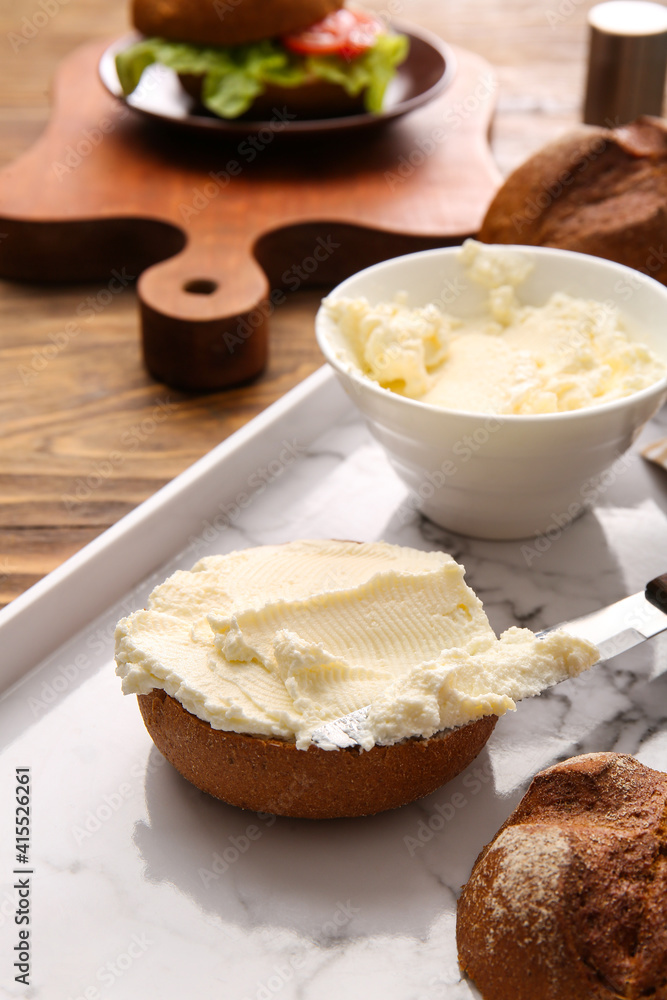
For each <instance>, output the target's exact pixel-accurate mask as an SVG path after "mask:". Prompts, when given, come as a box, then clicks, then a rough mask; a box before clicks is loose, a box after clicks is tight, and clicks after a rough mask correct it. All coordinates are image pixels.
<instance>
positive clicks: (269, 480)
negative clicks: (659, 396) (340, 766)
mask: <svg viewBox="0 0 667 1000" xmlns="http://www.w3.org/2000/svg"><path fill="white" fill-rule="evenodd" d="M661 420H662V423H661V422H660V421H661ZM666 421H667V417H666V416H665V414H664V413H663V415H662V417H661V418H658V419H657V420H656V421H654V422H653V424H652V425H651V426H650V427H649V428H647V429H646V431H645V432H644V435H643V436H642V441H649V440H652V439H653V438H656V437H660V436H664V435H667V424H666ZM585 488H586V490H587V492H588V493H589V494H590V493H591V492H592V491H593V486H592V485H591V484H587V485H586V487H585ZM253 489H254V492H253ZM596 497H597V502H596V505H595V508H594V510H593V511H592V512H589V513H587V514H585V515H584V516H583V517H582V518H580V519H579V520H578V521H577V522H575V523H574V524H572V525H571V526H570V527H569V528H567V530H563V529H562V528H560V527H559V526H558V525H557V524H556V523H555V522H554V528H553V530H552V531H551V532H550V533H549V535H550V537H544V538H542V539H539V540H536V541H535V543H527V542H523V543H522V542H483V541H473V540H470V539H465V538H461V537H458V536H455V535H451V534H449V533H448V532H446V531H444V530H442V529H440V528H436V527H435V526H433V525H432V524H429V523H428V522H425V521H422V520H421V519H420V518H419V516H418V514H416V513H415V512H414V510H413V508H412V507H411V505H410V504H409V502H408V497H407V494H406V490H405V488H404V487H403V486H402V485H401V483H400V482H399V481H398V479H397V478H396V477H395V475H394V473H393V472H392V471H391V469H390V467H389V465H388V463H387V461H386V460H385V458H384V454H383V452H382V451H381V450H380V449H379V447H378V446H377V445H376V444H375V443H374V442H373V440H372V439H371V437H370V435H369V434H368V432H367V430H366V429H365V427H364V425H363V423H362V422H361V421H360V420H359V419H358V417H357V416H356V413H355V411H353V409H352V407H351V405H350V403H349V402H348V400H347V399H346V397H345V396H344V394H343V393H342V391H341V390H340V389H339V388H338V386H337V384H336V383H335V382H334V380H333V377H332V376H331V374H330V373H329V372H328V371H327V370H325V369H322V370H321V371H319V372H317V373H316V374H315V375H314V376H312V377H311V378H310V379H308V380H307V381H306V382H305V383H303V384H302V385H301V386H299V387H298V388H297V389H296V390H294V391H293V392H291V393H289V394H288V395H287V396H286V397H285V398H284V399H283V400H281V401H280V402H279V403H277V404H276V405H275V406H273V407H271V408H270V409H269V410H268V411H266V413H264V414H263V415H262V416H260V417H259V418H257V419H256V420H255V421H253V422H252V423H251V424H250V425H248V426H247V427H246V428H244V429H243V430H242V431H240V432H239V433H238V434H236V435H234V437H233V438H231V439H230V440H228V441H227V442H225V443H223V444H222V445H220V446H219V448H217V449H215V450H214V451H213V452H211V453H210V454H209V455H207V456H206V457H205V458H204V459H202V460H201V461H200V462H198V463H196V464H195V465H194V466H193V467H192V468H191V469H189V470H187V471H186V472H185V473H184V474H183V475H181V476H179V477H178V478H177V479H176V480H174V481H173V482H172V483H171V484H169V486H167V487H165V488H164V489H163V490H161V491H160V492H159V493H158V494H157V495H156V496H155V497H153V498H152V499H151V500H149V501H147V502H146V503H145V504H142V506H141V507H140V508H138V509H137V510H136V511H134V512H133V513H132V514H130V515H129V516H128V517H126V518H124V520H123V521H121V522H120V523H119V524H118V525H116V526H115V527H114V528H112V529H111V530H110V531H108V532H106V533H105V535H103V536H101V538H99V539H97V540H96V541H95V542H93V543H92V544H91V545H89V546H87V548H86V549H85V550H83V552H81V553H79V555H77V556H75V557H74V558H73V559H71V560H70V561H69V562H68V563H67V564H65V566H64V567H62V568H61V569H59V570H57V571H56V572H54V573H52V574H51V575H50V576H49V577H47V578H46V580H44V581H42V582H41V583H40V584H38V585H37V586H36V587H33V588H32V590H31V591H29V592H28V593H27V594H25V595H24V596H23V597H21V598H19V599H18V600H17V601H15V602H14V603H13V604H12V605H10V606H9V607H8V608H7V609H5V611H4V612H1V613H0V651H1V659H2V662H1V664H0V679H1V680H2V684H3V687H4V688H5V689H6V690H5V694H4V696H3V698H2V700H1V701H0V734H1V743H2V758H1V761H2V766H1V767H0V787H1V788H2V796H0V845H1V847H0V857H1V864H0V881H1V883H2V884H1V887H0V993H1V994H2V996H3V997H4V996H7V997H22V998H31V1000H35V998H39V1000H78V998H86V1000H106V998H109V1000H136V998H138V997H151V998H152V997H159V998H160V1000H182V998H183V997H189V996H198V997H202V998H209V997H224V998H225V1000H273V998H279V1000H297V998H298V1000H334V998H335V1000H340V998H341V997H345V998H354V1000H357V998H360V997H367V998H369V1000H375V998H383V1000H438V998H441V997H444V998H462V997H473V996H477V994H476V992H475V990H474V989H473V988H472V987H471V986H470V984H468V983H467V982H465V981H461V979H460V974H459V971H458V966H457V961H456V948H455V938H454V925H455V902H456V897H457V894H458V892H459V889H460V886H461V884H462V883H463V882H464V881H465V880H466V878H467V876H468V874H469V872H470V868H471V865H472V863H473V861H474V859H475V857H476V855H477V853H478V851H479V850H480V848H481V847H482V846H483V845H484V844H485V843H486V842H488V840H490V838H491V837H492V835H493V833H494V832H495V831H496V829H497V828H498V826H499V825H500V823H501V822H502V821H503V820H504V819H505V817H506V816H507V815H508V813H509V812H510V811H511V809H512V808H513V807H514V805H515V804H516V802H517V801H518V799H519V798H520V796H521V795H522V794H523V792H524V791H525V788H526V786H527V783H528V782H529V780H530V778H531V776H532V775H533V774H534V772H535V771H537V770H538V769H540V768H542V767H544V766H547V765H549V764H551V763H552V762H554V761H556V760H559V759H562V758H565V757H568V756H571V755H573V754H576V753H580V752H587V751H594V750H610V749H615V750H621V751H624V752H629V753H634V754H636V755H637V756H638V757H639V759H640V760H642V761H643V762H644V763H646V764H649V765H651V766H654V767H657V768H660V769H663V770H667V676H666V674H665V667H666V666H667V641H666V637H665V636H659V637H657V638H656V639H654V640H652V641H651V642H649V643H645V644H644V645H643V646H640V647H637V648H636V649H635V650H632V651H631V652H629V653H627V654H624V655H622V656H620V657H618V658H617V659H616V660H613V661H611V663H610V664H607V665H604V666H601V667H596V668H594V669H593V670H592V671H591V672H590V673H589V674H588V675H587V676H584V677H581V678H579V679H578V680H577V681H572V682H567V683H565V684H562V685H560V686H559V687H558V688H557V689H555V690H553V691H552V692H550V693H549V694H548V695H545V696H542V697H540V698H539V699H534V700H532V701H527V702H525V703H522V704H521V705H520V706H519V709H518V711H517V712H516V713H513V714H511V715H508V716H505V717H504V718H503V719H501V720H500V722H499V723H498V726H497V727H496V731H495V733H494V735H493V736H492V738H491V740H490V741H489V743H488V745H487V747H486V748H485V750H484V751H483V752H482V754H481V755H480V757H479V758H478V759H477V761H476V762H475V763H474V764H473V765H471V767H470V768H469V769H468V771H467V772H466V773H464V774H463V775H461V776H460V777H459V778H458V779H457V780H456V781H454V782H452V783H451V784H450V785H447V786H444V787H443V788H442V789H440V790H439V791H438V792H436V793H434V794H433V795H431V796H430V797H429V798H427V799H424V800H422V801H421V802H419V803H416V804H414V805H412V806H409V807H406V808H404V809H399V810H396V811H394V812H391V813H386V814H383V815H380V816H377V817H372V818H368V819H360V820H347V821H346V820H338V821H331V822H324V821H315V822H310V821H305V820H304V821H296V820H287V819H277V820H274V819H273V818H270V817H263V816H256V815H255V814H253V813H247V812H243V811H241V810H238V809H234V808H232V807H229V806H225V805H223V804H222V803H219V802H217V801H215V800H213V799H211V798H209V797H207V796H205V795H203V794H201V793H200V792H198V791H197V790H196V789H194V788H193V787H191V786H190V785H188V784H187V783H186V782H185V781H184V780H183V779H182V778H181V777H180V776H179V775H178V774H177V773H176V772H175V771H174V770H173V769H172V768H171V767H170V766H169V765H167V764H165V763H164V761H163V760H162V758H161V757H160V755H159V754H158V752H157V751H156V750H155V749H154V748H153V746H152V743H151V741H150V739H149V737H148V735H147V733H146V731H145V730H144V727H143V723H142V721H141V717H140V715H139V711H138V708H137V705H136V702H135V700H134V699H133V698H124V697H122V695H121V693H120V683H119V681H118V680H117V678H116V677H115V675H114V670H113V660H112V634H113V627H114V624H115V622H116V620H117V619H118V618H119V617H120V616H121V615H122V614H124V613H125V612H127V611H129V610H132V609H134V608H136V607H139V606H141V605H142V604H143V603H144V601H145V598H146V595H147V594H148V593H149V591H150V589H151V588H152V586H153V585H154V584H155V583H156V582H157V581H159V580H160V579H162V578H163V577H165V576H166V575H167V574H168V573H170V572H172V571H173V570H174V569H176V568H178V567H188V566H190V565H191V564H192V563H194V562H195V561H196V559H197V558H199V557H200V556H201V555H204V554H206V553H210V552H223V551H228V550H230V549H233V548H238V547H242V546H246V545H251V544H258V543H264V542H273V541H287V540H289V539H293V538H297V537H331V536H333V537H343V538H357V539H362V540H365V539H375V538H384V539H387V540H390V541H394V542H400V543H403V544H409V545H416V546H421V547H427V548H433V547H439V548H443V549H445V550H448V551H450V552H452V554H453V555H454V556H455V557H456V558H457V559H458V560H459V561H461V562H463V564H464V565H465V566H466V568H467V578H468V581H469V583H470V584H471V586H472V587H473V588H474V589H475V590H476V591H477V593H478V594H479V595H480V596H481V597H482V599H483V600H484V603H485V605H486V608H487V610H488V613H489V617H490V618H491V621H492V624H493V625H494V627H495V628H496V629H497V630H498V631H500V630H502V629H504V628H506V627H508V626H509V625H511V624H517V623H521V624H526V625H529V626H530V627H534V628H535V629H538V628H540V627H543V626H545V625H550V624H553V623H555V622H556V621H561V620H564V619H567V618H570V617H574V616H576V615H578V614H583V613H585V612H587V611H590V610H593V609H595V608H597V607H599V606H601V605H602V604H606V603H608V602H610V601H613V600H617V599H618V598H620V597H623V596H625V595H626V594H628V593H633V592H635V591H637V590H640V589H642V588H643V586H644V584H645V583H646V581H647V580H649V579H650V578H652V577H653V576H656V575H657V574H658V573H661V572H664V571H665V570H666V569H667V473H663V472H662V470H660V469H658V468H657V467H655V466H650V465H649V464H648V463H646V462H645V461H644V460H643V459H641V458H640V457H639V455H638V454H637V452H636V451H635V452H634V453H633V454H632V455H631V456H630V459H629V460H627V461H626V460H625V459H623V460H620V461H619V463H617V467H616V468H615V470H613V472H612V474H611V475H609V476H606V477H604V478H603V480H602V482H601V483H600V484H599V485H598V487H597V488H596ZM232 505H235V506H232ZM225 512H226V513H225ZM228 515H230V516H228ZM10 685H12V686H10ZM16 767H30V768H31V777H32V805H31V808H32V813H31V821H32V843H31V855H30V860H31V866H30V868H31V870H33V871H34V874H33V875H32V876H31V920H32V922H31V925H30V929H31V938H30V946H31V954H32V959H31V974H30V980H31V985H30V986H29V987H26V986H24V985H22V984H20V983H16V982H15V981H14V975H15V970H14V969H13V968H12V965H13V962H14V961H15V957H14V956H15V952H14V951H13V949H14V946H15V945H16V944H17V943H18V934H17V932H18V927H17V926H16V925H15V923H14V912H15V910H16V905H17V891H18V890H16V889H15V888H14V887H13V886H14V879H15V876H14V875H13V870H14V868H16V867H18V865H17V862H16V861H15V851H14V849H13V847H14V808H15V801H14V773H15V768H16Z"/></svg>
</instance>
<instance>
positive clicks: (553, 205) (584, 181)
mask: <svg viewBox="0 0 667 1000" xmlns="http://www.w3.org/2000/svg"><path fill="white" fill-rule="evenodd" d="M666 236H667V122H666V121H665V120H664V119H662V118H650V117H642V118H639V119H638V120H637V121H635V122H632V123H631V124H629V125H624V126H622V127H619V128H615V129H605V128H597V127H582V128H581V129H579V130H577V131H576V132H573V133H571V134H568V135H566V136H564V137H563V138H561V139H558V140H556V141H555V142H552V143H550V144H549V145H548V146H546V147H544V149H542V150H540V151H539V152H538V153H536V154H535V155H534V156H532V157H531V158H530V159H528V160H527V161H526V162H525V163H524V164H522V166H520V167H519V168H518V169H517V170H515V171H514V173H513V174H511V175H510V176H509V177H508V178H507V180H506V181H505V183H504V184H503V186H502V187H501V188H500V190H499V191H498V193H497V194H496V196H495V198H494V200H493V201H492V203H491V205H490V206H489V209H488V211H487V214H486V218H485V219H484V222H483V223H482V228H481V229H480V232H479V239H480V240H481V241H482V242H484V243H518V244H525V245H528V246H547V247H559V248H561V249H565V250H576V251H579V252H580V253H587V254H593V255H595V256H597V257H605V258H607V259H608V260H615V261H617V262H618V263H620V264H626V265H627V266H629V267H634V268H636V269H637V270H639V271H643V272H644V273H645V274H649V275H650V276H652V277H654V278H657V279H658V281H661V282H663V284H667V240H666Z"/></svg>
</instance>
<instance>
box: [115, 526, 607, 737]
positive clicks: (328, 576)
mask: <svg viewBox="0 0 667 1000" xmlns="http://www.w3.org/2000/svg"><path fill="white" fill-rule="evenodd" d="M463 574H464V570H463V567H462V566H460V565H459V564H458V563H456V562H455V561H454V560H453V559H452V558H451V556H449V555H446V554H444V553H442V552H421V551H419V550H417V549H411V548H406V547H402V546H397V545H390V544H388V543H385V542H374V543H363V544H357V543H354V542H336V541H298V542H290V543H288V544H285V545H267V546H261V547H258V548H251V549H245V550H241V551H237V552H232V553H230V554H229V555H223V556H209V557H207V558H205V559H202V560H201V561H200V562H198V563H197V565H196V566H195V567H194V568H193V569H192V571H190V572H186V571H178V572H176V573H174V574H173V576H171V577H170V578H169V579H168V580H166V582H165V583H163V584H161V585H160V586H159V587H157V588H156V589H155V590H154V591H153V593H152V594H151V597H150V599H149V602H148V607H147V609H146V610H143V611H137V612H135V613H134V614H131V615H130V616H129V617H127V618H124V619H123V620H122V621H120V622H119V624H118V626H117V629H116V662H117V673H118V675H119V676H120V677H121V678H122V681H123V691H124V693H125V694H147V693H148V692H149V691H151V690H152V689H154V688H161V689H163V690H164V691H166V692H167V693H168V694H169V695H171V696H172V697H174V698H176V699H177V700H178V701H180V702H181V704H182V705H183V707H184V708H186V709H187V710H188V711H189V712H191V713H192V714H194V715H196V716H198V718H200V719H203V720H205V721H206V722H209V723H210V724H211V726H212V727H213V728H214V729H223V730H231V731H234V732H242V733H249V734H255V735H260V736H272V737H279V738H281V739H285V740H295V741H296V745H297V747H298V748H300V749H306V748H307V747H308V746H309V745H310V743H311V737H312V733H313V731H314V730H316V729H318V728H320V727H321V726H322V725H323V724H325V723H326V722H329V721H331V720H333V719H336V718H339V717H340V716H343V715H346V714H347V713H349V712H352V711H354V710H355V709H358V708H362V707H363V706H365V705H370V706H371V711H370V716H369V721H368V729H367V737H365V739H364V743H363V745H364V747H365V748H366V749H370V748H371V747H372V746H373V745H374V744H375V743H380V744H391V743H394V742H397V741H398V740H401V739H404V738H405V737H410V736H431V735H433V734H434V733H436V732H438V731H439V730H441V729H447V728H452V727H455V726H460V725H464V724H466V723H468V722H471V721H474V720H476V719H478V718H481V717H482V716H484V715H490V714H495V715H500V714H502V713H504V712H505V711H507V710H508V709H514V708H515V707H516V706H515V702H516V701H517V700H518V699H520V698H525V697H529V696H531V695H535V694H538V693H539V692H540V691H542V690H544V688H546V687H548V686H550V685H551V684H554V683H556V682H557V681H560V680H563V679H565V678H566V677H571V676H574V675H576V674H578V673H579V672H580V671H582V670H585V669H586V668H587V667H589V666H591V665H592V664H593V663H595V662H596V661H597V659H598V653H597V650H596V649H595V647H594V646H592V645H591V644H590V643H587V642H584V641H582V640H578V639H574V638H572V637H571V636H569V635H567V634H565V633H564V632H560V631H556V632H553V633H551V634H550V635H549V636H548V638H545V639H542V640H538V639H536V637H535V636H534V635H533V633H532V632H530V631H529V630H528V629H519V628H511V629H509V630H508V631H507V632H505V633H504V634H503V635H502V636H501V637H500V639H498V638H496V636H495V634H494V632H493V630H492V629H491V626H490V624H489V621H488V619H487V617H486V614H485V613H484V610H483V608H482V603H481V601H480V600H479V598H477V597H476V595H475V594H474V593H473V591H472V590H471V589H470V588H469V587H468V586H467V585H466V583H465V582H464V579H463Z"/></svg>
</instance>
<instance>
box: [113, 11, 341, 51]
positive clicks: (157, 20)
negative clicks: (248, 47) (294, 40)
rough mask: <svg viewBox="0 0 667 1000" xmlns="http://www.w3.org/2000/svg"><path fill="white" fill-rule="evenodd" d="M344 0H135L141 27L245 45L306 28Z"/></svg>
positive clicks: (179, 37)
mask: <svg viewBox="0 0 667 1000" xmlns="http://www.w3.org/2000/svg"><path fill="white" fill-rule="evenodd" d="M342 6H343V0H133V3H132V23H133V24H134V26H135V28H137V30H138V31H141V32H142V34H144V35H148V36H157V37H159V38H167V39H170V40H173V41H179V42H194V43H199V44H201V45H243V44H245V43H246V42H259V41H261V40H262V39H263V38H277V37H279V36H281V35H286V34H291V33H292V32H298V31H302V30H303V29H304V28H308V27H310V25H311V24H316V23H317V21H321V20H322V18H324V17H326V15H327V14H330V13H331V12H332V11H334V10H338V9H339V8H340V7H342Z"/></svg>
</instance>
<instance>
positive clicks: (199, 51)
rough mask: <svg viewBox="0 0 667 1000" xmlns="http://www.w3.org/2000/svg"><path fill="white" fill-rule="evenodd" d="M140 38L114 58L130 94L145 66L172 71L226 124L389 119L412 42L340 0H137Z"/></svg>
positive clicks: (136, 23)
mask: <svg viewBox="0 0 667 1000" xmlns="http://www.w3.org/2000/svg"><path fill="white" fill-rule="evenodd" d="M132 22H133V25H134V27H135V28H136V29H137V30H138V31H139V32H140V33H141V36H142V37H141V38H139V39H138V40H137V41H136V43H134V44H132V45H131V46H130V47H128V48H127V49H125V50H123V51H122V52H120V53H119V54H118V55H117V57H116V69H117V73H118V79H119V82H120V85H121V87H122V90H123V93H124V94H125V95H126V96H127V95H129V94H131V93H132V92H133V91H134V90H135V89H136V88H137V86H138V85H139V81H140V80H141V77H142V74H143V72H144V70H145V69H147V67H148V66H150V65H151V64H153V63H160V64H161V65H163V66H166V67H168V68H170V69H172V70H174V71H175V72H176V73H177V74H178V76H179V78H180V80H181V83H182V84H183V86H184V87H185V89H186V90H187V91H188V93H190V94H191V95H193V96H194V97H196V99H197V100H198V101H199V102H200V104H201V105H203V107H204V108H205V109H206V110H207V111H208V112H210V113H212V114H214V115H217V116H218V117H220V118H226V119H236V118H239V117H241V116H244V117H245V118H250V119H259V120H262V119H265V118H267V117H268V116H269V115H270V113H271V111H272V109H274V108H275V107H276V106H277V105H280V106H283V105H284V106H285V107H286V108H287V109H288V111H289V112H290V113H291V114H292V115H294V116H296V117H298V118H327V117H336V116H339V115H346V114H353V113H355V112H356V113H361V112H371V113H374V114H379V113H380V112H381V111H382V107H383V100H384V96H385V92H386V89H387V85H388V84H389V82H390V80H391V79H392V77H393V76H394V74H395V72H396V69H397V67H398V66H399V65H400V64H401V63H402V62H403V61H404V60H405V58H406V56H407V52H408V39H407V38H406V36H405V35H401V34H398V33H396V32H394V31H392V30H390V29H388V28H387V26H386V25H385V24H384V22H383V21H382V20H381V19H380V18H378V17H376V16H375V15H373V14H370V13H367V12H365V11H362V10H358V9H354V8H347V7H344V6H343V0H133V4H132Z"/></svg>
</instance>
